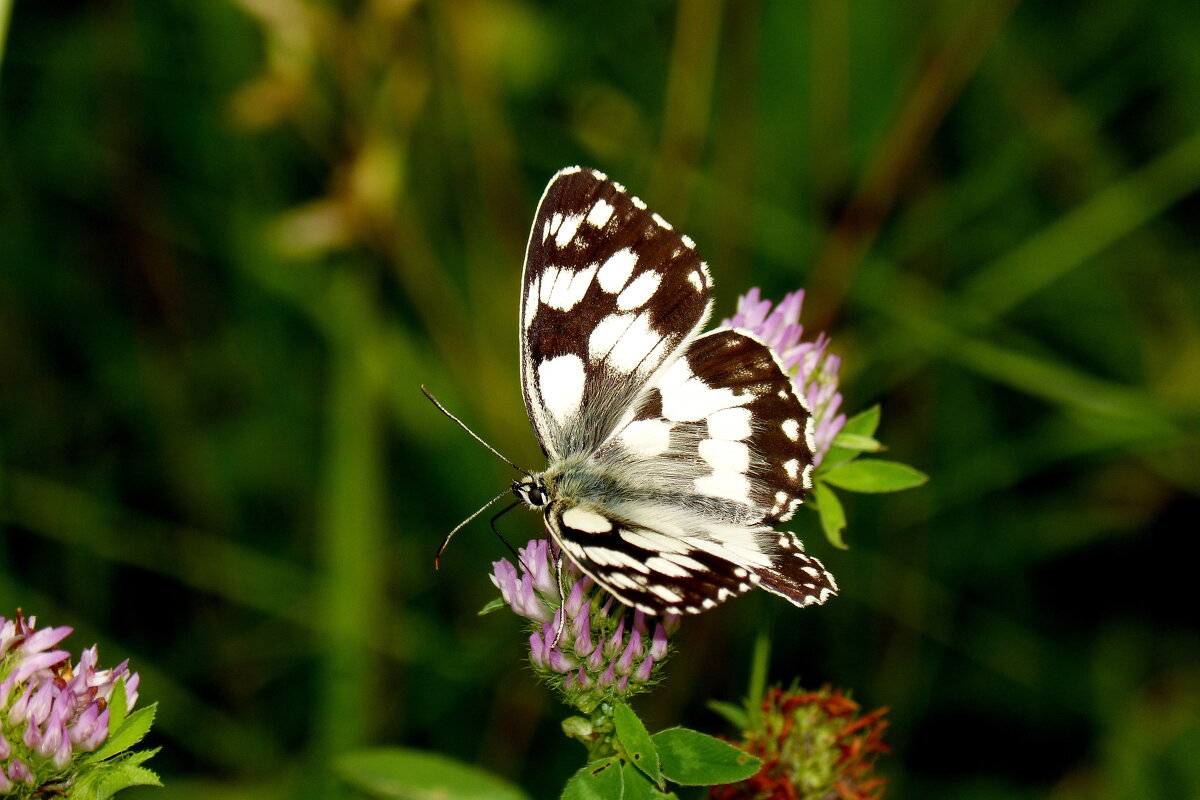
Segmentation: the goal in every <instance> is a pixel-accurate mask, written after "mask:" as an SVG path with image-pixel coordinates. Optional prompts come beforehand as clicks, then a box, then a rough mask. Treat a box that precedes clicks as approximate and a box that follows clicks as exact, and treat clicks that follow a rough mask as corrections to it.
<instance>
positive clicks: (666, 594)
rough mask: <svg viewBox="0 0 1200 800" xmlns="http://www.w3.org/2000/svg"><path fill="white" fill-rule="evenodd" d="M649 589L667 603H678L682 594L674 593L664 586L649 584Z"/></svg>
mask: <svg viewBox="0 0 1200 800" xmlns="http://www.w3.org/2000/svg"><path fill="white" fill-rule="evenodd" d="M650 591H651V592H652V593H653V594H655V595H657V596H658V597H659V598H660V599H662V600H663V601H664V602H667V603H678V602H679V601H680V600H682V599H683V595H681V594H676V593H675V592H673V591H671V590H670V589H668V588H667V587H666V586H651V587H650Z"/></svg>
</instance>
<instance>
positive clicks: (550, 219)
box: [520, 167, 711, 460]
mask: <svg viewBox="0 0 1200 800" xmlns="http://www.w3.org/2000/svg"><path fill="white" fill-rule="evenodd" d="M710 295H711V281H710V278H709V275H708V268H707V266H706V265H705V264H704V262H703V261H701V260H700V256H699V255H698V254H697V252H696V249H695V245H694V243H693V242H692V240H691V239H689V238H688V237H686V236H683V235H681V234H680V233H679V232H678V231H676V230H674V229H673V228H672V227H671V226H670V225H669V224H668V223H667V222H666V221H665V220H663V219H662V218H661V217H659V216H658V215H657V214H654V213H653V212H651V211H649V210H648V209H647V208H646V206H645V204H644V203H642V202H641V201H640V200H638V199H637V198H636V197H634V196H632V195H630V194H629V193H628V192H626V191H625V189H624V187H622V186H621V185H620V184H617V183H615V182H614V181H611V180H609V179H608V178H607V177H605V176H604V175H603V174H601V173H599V172H596V171H594V170H589V169H582V168H578V167H576V168H571V169H567V170H563V171H561V172H560V173H558V174H557V175H556V176H555V177H554V178H553V179H552V180H551V181H550V184H549V186H547V187H546V193H545V195H544V196H543V197H542V201H541V203H540V205H539V206H538V212H537V215H536V216H535V218H534V223H533V229H532V231H531V233H530V237H529V246H528V249H527V251H526V255H525V270H524V275H523V278H522V288H521V313H520V343H521V384H522V389H523V392H524V396H525V407H526V410H527V411H528V412H529V418H530V420H531V421H532V423H533V426H534V429H535V430H536V432H537V434H538V439H539V441H540V443H541V445H542V449H543V450H544V451H545V452H546V455H547V456H548V457H550V458H551V459H552V460H553V459H555V458H563V457H566V456H569V455H578V454H589V453H591V452H592V451H594V450H595V449H596V448H597V447H598V446H599V445H600V444H601V442H603V441H604V440H605V439H606V438H607V437H608V436H609V435H610V434H611V433H612V431H613V430H614V429H615V428H616V427H617V425H618V424H619V423H620V422H621V420H622V417H623V416H625V414H626V413H627V411H628V410H629V408H630V407H632V405H633V404H634V402H635V400H636V398H637V397H638V395H639V394H640V393H641V392H642V390H643V388H644V387H645V385H646V383H647V382H648V381H649V380H650V379H651V377H652V376H653V375H654V374H655V373H656V372H657V371H658V369H659V368H660V367H662V366H663V365H664V364H665V363H667V362H668V361H669V360H670V358H671V357H672V355H673V354H675V353H676V352H677V351H678V350H679V349H680V348H681V347H682V346H684V345H685V344H686V343H687V342H688V341H689V340H690V339H691V338H692V337H693V336H694V335H695V333H696V332H697V331H698V330H699V328H700V327H701V326H702V325H703V324H704V322H705V320H706V319H707V317H708V314H709V313H710V311H711V302H710Z"/></svg>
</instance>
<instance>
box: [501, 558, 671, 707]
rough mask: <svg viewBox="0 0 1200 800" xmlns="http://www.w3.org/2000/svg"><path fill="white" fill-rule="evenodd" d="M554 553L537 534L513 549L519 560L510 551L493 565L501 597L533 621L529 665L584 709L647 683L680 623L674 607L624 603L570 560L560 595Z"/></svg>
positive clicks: (650, 679) (626, 694)
mask: <svg viewBox="0 0 1200 800" xmlns="http://www.w3.org/2000/svg"><path fill="white" fill-rule="evenodd" d="M557 558H558V553H557V551H553V549H552V545H551V543H550V542H549V541H547V540H545V539H535V540H533V541H531V542H529V544H527V545H526V546H525V547H523V548H520V550H518V564H517V565H515V566H514V565H513V564H512V563H511V562H510V561H508V560H507V559H501V560H500V561H497V562H495V564H494V565H493V567H494V569H493V572H492V575H491V579H492V583H493V584H495V585H496V587H497V588H498V589H499V590H500V595H501V597H503V599H504V602H505V603H507V604H508V606H509V607H510V608H511V609H512V610H513V611H514V612H516V613H517V614H519V615H521V616H522V617H525V618H526V619H528V620H529V621H530V622H531V624H532V625H533V630H532V632H531V634H530V636H529V661H530V663H531V664H532V665H533V669H534V671H535V672H536V673H538V675H540V676H541V677H542V678H543V679H544V680H546V681H547V682H548V683H550V684H551V685H553V686H555V687H556V688H557V689H559V690H560V691H561V692H562V693H563V696H564V698H565V699H566V700H567V702H568V703H570V704H571V705H573V706H575V707H576V708H578V709H580V710H581V711H584V712H585V713H591V711H592V710H594V709H595V708H596V707H598V706H599V705H600V704H601V703H602V702H604V701H606V700H614V699H617V698H623V697H627V696H628V695H630V694H632V693H634V692H639V691H644V690H645V689H646V688H648V687H649V686H650V685H651V684H652V683H653V681H654V678H655V671H656V670H655V668H656V667H657V666H658V665H659V664H660V663H661V662H662V660H663V659H664V658H665V657H666V656H667V653H668V646H667V637H668V634H669V632H670V631H673V630H675V629H676V628H677V627H678V626H679V617H678V615H667V616H664V617H662V618H655V617H647V615H646V614H645V613H643V612H641V611H634V610H631V609H628V608H625V607H624V606H622V605H620V604H618V603H616V602H615V601H614V599H613V597H612V595H610V594H608V593H607V592H604V591H602V590H600V589H599V588H598V587H597V586H596V584H595V582H594V581H593V580H592V579H591V578H588V577H587V576H586V575H583V574H582V573H581V572H580V571H579V570H578V569H577V568H576V567H575V566H574V565H572V564H571V563H569V561H564V563H563V566H562V570H563V575H562V585H563V588H564V591H565V595H566V596H565V597H560V596H559V589H558V586H559V582H558V578H557V577H556V576H555V574H554V563H555V561H556V560H557ZM560 621H561V625H560ZM651 625H653V631H652V630H651Z"/></svg>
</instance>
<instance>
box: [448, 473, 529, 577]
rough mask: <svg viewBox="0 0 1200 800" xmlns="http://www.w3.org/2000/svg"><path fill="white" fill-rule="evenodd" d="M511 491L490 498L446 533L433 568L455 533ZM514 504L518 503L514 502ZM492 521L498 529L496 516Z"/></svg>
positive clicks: (506, 490) (494, 527)
mask: <svg viewBox="0 0 1200 800" xmlns="http://www.w3.org/2000/svg"><path fill="white" fill-rule="evenodd" d="M509 491H511V490H510V489H505V490H504V491H503V492H501V493H500V494H498V495H496V496H495V497H493V498H492V499H491V500H488V501H487V503H485V504H484V506H483V508H481V509H479V510H478V511H476V512H475V513H474V514H472V515H471V516H469V517H467V518H466V519H464V520H463V521H462V522H460V523H458V525H456V526H454V530H452V531H450V532H449V533H447V534H446V538H445V539H443V540H442V546H441V547H439V548H438V549H437V554H436V555H435V556H434V557H433V568H434V569H437V568H438V564H440V563H441V560H442V551H443V550H445V549H446V545H448V544H450V540H451V539H453V538H454V534H456V533H458V532H459V531H461V530H462V529H463V528H465V527H466V526H467V523H468V522H470V521H471V520H473V519H475V518H476V517H478V516H479V515H480V514H482V513H483V512H484V511H486V510H487V509H488V508H489V507H490V506H491V505H492V504H493V503H495V502H496V501H497V500H499V499H500V498H501V497H504V495H506V494H508V493H509ZM519 502H521V501H520V500H518V501H517V503H519ZM513 505H516V503H513ZM508 508H512V506H509V507H508ZM507 510H508V509H505V511H507ZM500 513H501V514H503V513H504V512H503V511H502V512H500ZM492 522H493V524H492V530H496V526H495V517H493V518H492ZM500 540H501V541H503V540H504V537H503V536H501V537H500ZM504 543H505V544H508V542H504ZM508 549H509V550H511V549H512V548H511V547H510V548H508Z"/></svg>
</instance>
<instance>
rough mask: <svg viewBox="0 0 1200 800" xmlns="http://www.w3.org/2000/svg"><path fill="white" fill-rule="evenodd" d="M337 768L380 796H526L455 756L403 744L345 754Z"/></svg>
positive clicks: (427, 799)
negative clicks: (408, 747)
mask: <svg viewBox="0 0 1200 800" xmlns="http://www.w3.org/2000/svg"><path fill="white" fill-rule="evenodd" d="M334 771H336V772H337V774H338V775H339V776H340V777H341V778H342V779H344V780H345V781H346V782H347V783H349V784H350V785H351V786H353V787H354V788H356V789H358V790H359V791H361V792H364V793H365V794H367V795H369V796H370V797H375V798H379V800H435V798H445V800H525V798H526V795H525V794H524V793H523V792H521V791H520V790H519V789H517V788H516V787H515V786H512V785H511V784H509V783H508V782H507V781H504V780H501V779H500V778H498V777H496V776H495V775H491V774H489V773H487V772H484V771H483V770H481V769H479V768H477V767H472V766H470V765H468V764H463V763H461V762H459V761H455V760H454V759H452V758H447V757H446V756H442V755H438V754H436V753H427V752H422V751H420V750H412V749H407V748H400V747H387V748H378V749H374V750H362V751H358V752H355V753H347V754H345V755H343V756H340V757H339V758H338V759H337V760H336V761H335V762H334Z"/></svg>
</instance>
